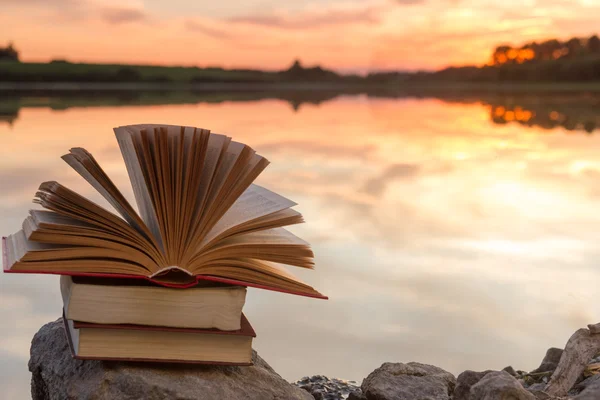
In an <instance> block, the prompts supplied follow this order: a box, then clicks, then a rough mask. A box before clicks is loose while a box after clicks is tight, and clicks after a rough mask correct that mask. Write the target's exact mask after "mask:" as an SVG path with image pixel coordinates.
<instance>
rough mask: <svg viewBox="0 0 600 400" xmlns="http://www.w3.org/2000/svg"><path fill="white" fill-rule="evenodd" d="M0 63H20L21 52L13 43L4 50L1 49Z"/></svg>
mask: <svg viewBox="0 0 600 400" xmlns="http://www.w3.org/2000/svg"><path fill="white" fill-rule="evenodd" d="M0 61H19V52H18V51H17V50H16V49H15V48H14V46H13V44H12V43H8V46H6V47H4V48H2V47H0Z"/></svg>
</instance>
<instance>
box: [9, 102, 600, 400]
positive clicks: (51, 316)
mask: <svg viewBox="0 0 600 400" xmlns="http://www.w3.org/2000/svg"><path fill="white" fill-rule="evenodd" d="M528 112H529V114H528ZM552 112H555V114H552ZM546 117H547V118H545V119H544V121H545V122H544V123H537V122H535V121H536V118H537V119H538V120H539V118H540V112H539V111H538V112H537V114H536V113H535V111H528V110H526V109H522V108H519V107H516V108H515V106H514V104H513V105H510V106H507V105H498V104H495V105H491V104H488V103H482V102H477V101H475V102H467V103H464V102H445V101H441V100H435V99H420V100H418V99H372V98H371V99H369V98H367V97H362V96H354V97H338V98H336V99H333V100H330V101H327V102H324V103H321V104H320V105H314V104H313V105H311V104H303V105H301V106H300V108H299V109H297V110H294V108H293V107H290V105H289V104H288V103H287V102H284V101H281V100H275V99H273V100H261V101H247V102H222V103H219V104H206V103H199V104H183V105H156V106H153V105H148V106H95V107H89V108H85V107H74V108H68V109H66V110H52V109H50V108H47V107H31V108H30V107H23V108H21V109H20V110H19V112H18V115H13V117H10V118H9V117H5V118H4V120H3V122H2V121H0V167H1V169H0V185H1V186H0V187H1V196H0V222H1V224H0V234H1V235H3V236H4V235H8V234H10V233H12V232H14V231H16V230H17V229H19V227H20V225H21V222H22V220H23V219H24V218H25V217H26V215H27V210H28V209H29V208H30V207H32V204H31V198H32V197H33V194H34V193H35V191H36V189H37V187H38V185H39V183H41V182H42V181H45V180H57V181H59V182H61V183H63V184H65V185H66V186H69V187H71V188H72V189H75V190H76V191H78V192H80V193H82V194H83V195H86V196H88V197H90V198H92V199H93V200H95V201H98V202H101V203H102V201H101V200H100V198H99V196H98V195H96V194H95V193H94V191H93V189H92V188H91V187H90V186H88V185H87V183H86V182H84V181H83V180H82V179H81V178H79V176H77V175H76V173H75V172H73V171H72V170H71V169H70V168H69V167H68V166H67V165H66V164H64V163H63V161H62V160H61V159H60V156H61V155H62V154H64V153H65V152H66V151H67V150H68V149H69V148H70V147H74V146H83V147H86V148H87V149H88V150H89V151H91V152H92V153H93V154H94V156H95V157H96V158H97V159H98V160H99V162H100V164H101V165H102V166H103V167H104V168H105V169H106V170H107V172H108V173H109V175H110V176H111V177H113V178H114V180H115V182H116V184H117V185H118V186H119V187H120V188H121V189H122V190H123V191H124V192H126V193H127V195H128V196H129V197H130V198H131V197H132V195H131V189H130V188H129V187H128V179H127V177H126V172H125V167H124V164H123V162H122V160H121V156H120V153H119V151H118V148H117V145H116V141H115V139H114V136H113V133H112V127H114V126H117V125H125V124H132V123H141V122H155V123H168V124H184V125H192V126H200V127H206V128H210V129H212V130H213V131H215V132H218V133H226V134H229V135H231V136H233V137H234V138H235V139H236V140H238V141H242V142H244V143H248V144H250V145H251V146H253V147H254V148H255V149H256V150H257V151H259V152H260V153H261V154H262V155H264V156H266V157H267V158H268V159H270V161H271V162H272V163H271V165H270V166H269V168H268V169H267V170H266V171H265V172H264V173H263V175H262V176H261V177H260V178H259V181H258V183H259V184H261V185H264V186H266V187H268V188H270V189H272V190H274V191H276V192H280V193H282V194H284V195H285V196H287V197H289V198H291V199H293V200H295V201H296V202H298V203H299V206H297V209H298V210H299V211H300V212H302V213H303V214H304V216H305V218H306V220H307V223H306V224H304V225H302V226H298V227H294V228H293V229H292V230H293V231H294V232H296V233H297V234H298V235H300V236H301V237H303V238H304V239H306V240H308V241H309V242H310V243H311V244H312V245H313V247H314V250H315V253H316V264H317V267H316V270H315V271H294V272H296V273H297V274H298V275H300V276H301V277H302V278H304V279H305V280H306V281H308V282H309V283H310V284H312V285H313V286H315V287H316V288H318V289H319V290H321V291H322V292H323V293H326V294H327V295H329V296H330V300H329V301H321V300H314V299H308V298H303V297H295V296H288V295H283V294H279V293H272V292H266V291H261V290H258V289H250V290H249V293H248V297H247V304H246V307H245V312H246V314H247V315H248V317H249V319H250V320H251V322H252V324H253V325H254V327H255V329H256V331H257V334H258V337H257V339H256V342H255V348H256V349H257V350H258V351H259V353H260V354H261V355H262V356H263V357H264V358H265V359H266V360H267V361H268V362H269V363H270V364H271V365H272V366H273V367H274V368H275V370H276V371H278V372H279V373H280V374H281V375H282V376H283V377H285V378H286V379H289V380H295V379H298V378H300V377H302V376H303V375H312V374H325V375H329V376H335V377H341V378H346V379H355V380H359V381H360V380H361V379H362V378H363V377H365V376H366V374H368V373H369V372H370V371H371V370H373V369H374V368H376V367H378V366H379V365H380V364H381V363H382V362H384V361H401V362H408V361H420V362H424V363H432V364H436V365H438V366H441V367H443V368H445V369H447V370H449V371H451V372H453V373H459V372H461V371H462V370H464V369H467V368H468V369H474V370H482V369H501V368H503V367H505V366H507V365H509V364H511V365H513V366H514V367H515V368H519V369H524V370H528V369H532V368H534V367H536V366H537V363H539V361H540V360H541V358H542V357H543V354H544V352H545V350H546V349H547V348H548V347H551V346H563V345H564V343H565V342H566V340H567V339H568V337H569V335H570V334H571V333H572V332H573V331H574V330H575V329H577V328H580V327H582V326H584V325H585V324H587V323H595V322H598V321H599V320H600V302H598V289H597V288H598V285H599V284H600V268H599V265H598V264H599V261H598V260H599V255H600V254H599V253H600V247H599V246H598V238H599V233H600V188H599V186H598V182H599V180H600V159H599V157H598V154H599V151H600V136H599V135H598V132H597V131H594V129H595V125H594V122H590V121H587V122H575V123H571V124H569V122H568V121H567V119H566V117H565V116H564V115H563V114H561V113H560V112H556V111H551V112H548V113H547V115H546ZM581 118H583V119H585V117H581ZM594 118H596V120H597V115H596V116H592V119H591V120H592V121H593V120H594ZM588 119H589V118H588ZM516 120H518V121H520V122H515V121H516ZM569 121H573V119H570V120H569ZM586 124H587V125H586ZM590 131H591V132H593V133H592V134H591V135H590V134H589V133H588V132H590ZM103 204H104V203H103ZM60 313H61V301H60V295H59V287H58V278H57V277H52V276H35V275H29V276H19V275H5V274H0V320H1V321H2V323H1V325H0V326H1V328H0V393H3V398H5V399H6V398H8V399H11V398H14V399H20V398H26V397H27V396H28V393H29V379H30V374H29V372H28V370H27V360H28V358H29V345H30V340H31V338H32V336H33V334H34V333H35V332H36V331H37V330H38V329H39V327H40V326H41V325H42V324H44V323H46V322H48V321H52V320H55V319H56V318H57V317H58V316H59V315H60Z"/></svg>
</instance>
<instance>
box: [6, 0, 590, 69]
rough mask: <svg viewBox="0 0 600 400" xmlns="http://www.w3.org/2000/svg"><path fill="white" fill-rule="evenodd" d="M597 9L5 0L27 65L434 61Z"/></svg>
mask: <svg viewBox="0 0 600 400" xmlns="http://www.w3.org/2000/svg"><path fill="white" fill-rule="evenodd" d="M598 15H600V1H598V0H504V1H497V0H355V1H350V0H306V1H293V2H292V1H289V2H283V1H277V0H247V1H243V2H240V1H237V0H220V1H218V2H213V1H211V2H207V1H191V0H169V1H163V0H46V1H42V0H1V1H0V26H1V27H2V29H1V30H0V44H2V42H8V41H13V42H14V44H15V46H16V48H17V49H18V50H20V52H21V58H22V59H23V60H24V61H48V60H51V59H53V58H66V59H68V60H70V61H87V62H122V63H152V64H166V65H174V64H177V65H182V64H183V65H197V66H215V65H221V66H225V67H251V68H264V69H281V68H284V67H287V66H288V65H290V64H291V62H292V61H293V60H294V59H295V58H299V59H301V60H302V61H303V62H304V63H305V64H307V65H314V64H321V65H322V66H325V67H327V68H333V69H336V70H338V71H342V72H344V71H346V72H348V71H356V72H364V71H368V70H375V69H417V68H419V69H420V68H424V69H433V68H440V67H444V66H447V65H451V64H454V65H455V64H483V63H485V62H487V61H488V60H489V57H490V54H491V51H492V49H493V48H494V47H495V46H496V45H497V44H503V43H510V44H520V43H523V42H527V41H532V40H544V39H548V38H555V37H556V38H560V39H566V38H569V37H571V36H590V35H591V34H594V33H599V32H598V29H599V28H598V24H597V16H598Z"/></svg>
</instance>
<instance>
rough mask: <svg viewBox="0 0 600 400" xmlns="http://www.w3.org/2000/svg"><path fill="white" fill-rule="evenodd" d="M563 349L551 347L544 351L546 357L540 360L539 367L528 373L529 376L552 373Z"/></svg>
mask: <svg viewBox="0 0 600 400" xmlns="http://www.w3.org/2000/svg"><path fill="white" fill-rule="evenodd" d="M562 353H563V349H559V348H556V347H551V348H549V349H548V350H547V351H546V355H545V356H544V359H543V360H542V363H541V364H540V366H539V367H537V368H536V369H534V370H533V371H531V372H530V374H536V373H540V372H552V371H554V370H555V369H556V367H557V366H558V362H559V361H560V357H562Z"/></svg>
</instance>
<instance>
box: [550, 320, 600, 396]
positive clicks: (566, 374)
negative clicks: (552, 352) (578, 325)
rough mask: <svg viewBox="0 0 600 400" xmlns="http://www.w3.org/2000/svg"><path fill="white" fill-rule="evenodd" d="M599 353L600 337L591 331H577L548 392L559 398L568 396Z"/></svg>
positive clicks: (569, 341)
mask: <svg viewBox="0 0 600 400" xmlns="http://www.w3.org/2000/svg"><path fill="white" fill-rule="evenodd" d="M598 352H600V335H597V334H593V333H591V332H590V330H589V329H579V330H577V331H576V332H575V333H574V334H573V335H571V337H570V338H569V340H568V341H567V345H566V346H565V351H564V352H563V355H562V357H561V358H560V362H559V363H558V366H557V367H556V370H555V371H554V373H553V374H552V377H551V378H550V382H549V383H548V386H546V392H548V394H550V395H552V396H557V397H558V396H565V395H567V393H568V392H569V391H570V390H571V388H572V387H573V386H575V384H576V383H577V381H578V380H579V378H580V377H581V375H582V373H583V371H584V370H585V368H586V367H587V365H588V363H589V362H590V360H591V359H593V358H594V356H595V355H596V354H598Z"/></svg>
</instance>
